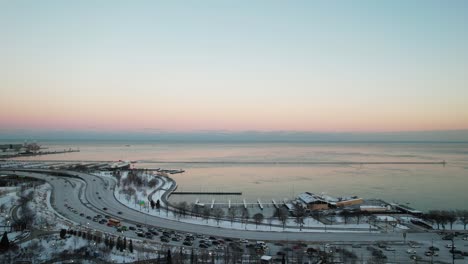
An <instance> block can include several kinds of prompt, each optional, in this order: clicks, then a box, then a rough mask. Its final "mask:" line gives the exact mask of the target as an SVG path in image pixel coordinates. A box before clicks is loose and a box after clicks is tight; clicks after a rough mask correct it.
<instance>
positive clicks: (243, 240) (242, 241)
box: [240, 239, 249, 244]
mask: <svg viewBox="0 0 468 264" xmlns="http://www.w3.org/2000/svg"><path fill="white" fill-rule="evenodd" d="M240 242H241V243H244V244H246V243H249V241H248V240H247V239H241V240H240Z"/></svg>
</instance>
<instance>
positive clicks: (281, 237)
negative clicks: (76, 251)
mask: <svg viewBox="0 0 468 264" xmlns="http://www.w3.org/2000/svg"><path fill="white" fill-rule="evenodd" d="M3 173H14V174H17V175H22V176H28V177H33V178H38V179H42V180H45V181H47V182H48V183H49V184H51V186H52V187H53V197H54V201H53V205H54V208H55V209H56V210H57V212H58V213H59V214H60V215H62V216H63V217H65V218H67V219H69V220H70V221H72V222H75V223H77V224H81V225H82V226H84V227H88V228H91V229H95V230H99V231H102V232H105V233H111V234H116V235H117V233H116V230H115V228H112V227H108V226H106V225H102V224H99V223H97V222H93V221H92V220H88V219H86V218H84V217H82V216H79V214H75V213H73V212H71V211H70V210H69V209H68V208H67V207H66V205H67V204H68V205H69V206H72V207H73V208H75V209H76V210H77V211H78V212H79V213H84V214H85V215H86V216H91V217H93V216H95V215H97V214H101V215H109V216H111V217H113V218H116V219H120V220H122V222H123V225H127V226H128V225H135V224H142V225H147V226H154V227H161V228H165V229H172V230H177V231H181V232H188V233H194V234H195V233H196V234H205V235H213V236H219V237H230V238H239V239H249V240H267V241H306V242H337V241H343V242H375V241H400V242H401V241H403V237H402V234H400V233H345V232H343V233H338V232H333V233H324V232H318V233H310V232H266V231H248V230H234V229H228V228H220V227H214V226H205V225H198V224H192V223H184V222H179V221H177V220H171V219H165V218H160V217H157V216H151V215H148V214H144V213H142V212H139V211H136V210H134V209H131V208H128V207H126V206H124V205H123V204H121V203H120V202H118V201H117V199H116V198H115V197H114V194H113V188H114V186H115V181H114V180H113V179H111V178H107V177H105V178H104V177H99V176H95V175H91V174H86V173H78V172H74V171H57V170H39V169H20V170H15V171H14V172H13V171H12V169H9V171H7V170H3ZM57 173H61V174H63V175H62V176H53V174H57ZM99 197H100V198H99ZM104 207H105V208H107V210H105V211H104V210H103V208H104ZM118 212H122V214H118ZM125 236H127V237H135V238H137V236H136V235H135V233H134V232H132V231H127V232H125ZM408 237H410V239H411V240H413V241H418V242H427V241H431V239H434V240H436V239H439V237H438V236H437V234H434V233H426V232H425V233H411V234H410V235H408ZM140 239H141V238H140Z"/></svg>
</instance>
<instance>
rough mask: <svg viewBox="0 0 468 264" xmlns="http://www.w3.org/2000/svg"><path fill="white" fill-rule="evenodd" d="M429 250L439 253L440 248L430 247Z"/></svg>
mask: <svg viewBox="0 0 468 264" xmlns="http://www.w3.org/2000/svg"><path fill="white" fill-rule="evenodd" d="M429 250H430V251H439V248H438V247H434V246H430V247H429Z"/></svg>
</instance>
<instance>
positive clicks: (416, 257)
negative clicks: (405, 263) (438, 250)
mask: <svg viewBox="0 0 468 264" xmlns="http://www.w3.org/2000/svg"><path fill="white" fill-rule="evenodd" d="M410 259H412V260H422V257H421V256H418V255H411V256H410Z"/></svg>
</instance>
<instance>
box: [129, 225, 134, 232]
mask: <svg viewBox="0 0 468 264" xmlns="http://www.w3.org/2000/svg"><path fill="white" fill-rule="evenodd" d="M128 229H130V230H132V231H135V230H136V228H135V227H134V226H129V227H128Z"/></svg>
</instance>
